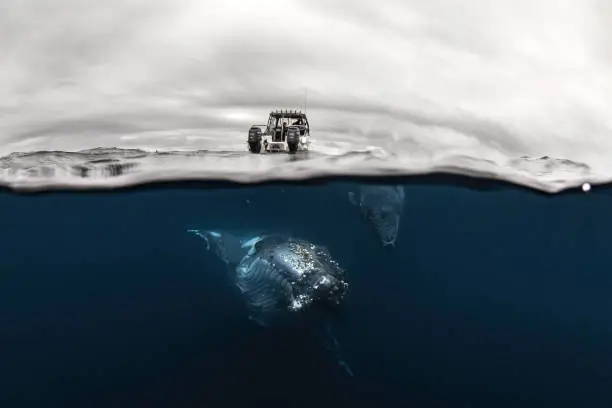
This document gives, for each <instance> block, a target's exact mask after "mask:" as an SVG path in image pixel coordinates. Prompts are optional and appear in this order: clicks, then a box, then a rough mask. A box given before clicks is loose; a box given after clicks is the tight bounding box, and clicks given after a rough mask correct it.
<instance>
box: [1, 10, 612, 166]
mask: <svg viewBox="0 0 612 408" xmlns="http://www.w3.org/2000/svg"><path fill="white" fill-rule="evenodd" d="M0 50H2V52H0V144H1V145H0V153H7V152H8V151H11V150H21V151H23V150H30V149H35V148H46V149H49V148H55V149H74V148H86V147H95V146H99V145H104V146H113V145H120V146H130V145H150V146H160V147H163V146H169V145H171V146H180V145H182V144H185V145H186V146H187V145H189V146H192V147H204V148H209V147H211V143H215V144H217V145H218V147H219V148H225V147H228V146H230V145H233V146H236V145H237V146H240V145H241V143H243V142H244V138H245V136H246V133H247V130H248V127H249V125H250V124H251V123H252V122H257V123H262V122H265V120H266V117H267V114H268V112H269V110H270V109H271V108H285V107H288V108H294V107H300V106H301V104H302V103H303V95H304V88H305V87H307V88H308V95H309V100H308V104H309V106H308V108H309V114H310V121H311V125H312V128H313V129H312V130H313V137H315V138H318V139H322V138H331V139H333V140H338V141H352V142H355V143H356V144H358V145H381V146H383V147H390V146H394V147H395V148H400V149H419V148H422V149H425V150H427V149H429V150H436V151H442V150H444V149H450V148H453V147H459V148H463V147H465V148H470V149H471V148H473V149H478V148H482V149H488V148H492V149H501V150H503V151H508V152H510V153H511V154H524V153H535V154H539V153H540V154H552V155H562V156H566V157H576V158H581V156H584V155H588V154H591V153H593V154H601V153H602V152H603V151H608V152H610V153H612V135H611V133H612V3H611V2H610V1H609V0H463V1H459V0H385V1H374V0H364V1H360V0H258V1H255V0H223V1H218V0H214V1H213V0H105V1H102V2H99V1H86V0H54V1H41V0H3V1H2V2H0Z"/></svg>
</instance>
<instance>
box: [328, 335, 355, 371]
mask: <svg viewBox="0 0 612 408" xmlns="http://www.w3.org/2000/svg"><path fill="white" fill-rule="evenodd" d="M320 338H321V340H322V342H323V345H324V346H325V348H326V349H327V351H328V352H330V353H331V354H332V356H333V357H334V358H335V360H336V362H337V363H338V365H339V366H340V367H341V368H342V369H343V370H344V371H345V372H346V374H347V375H348V376H349V377H355V373H354V372H353V370H352V369H351V367H350V366H349V364H348V362H347V361H346V360H345V359H344V355H343V352H342V347H341V346H340V343H339V342H338V339H336V336H335V335H334V333H333V331H332V327H331V325H329V324H325V326H324V328H323V330H322V332H321V333H320Z"/></svg>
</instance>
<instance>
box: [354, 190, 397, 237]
mask: <svg viewBox="0 0 612 408" xmlns="http://www.w3.org/2000/svg"><path fill="white" fill-rule="evenodd" d="M348 197H349V201H350V202H351V204H353V205H355V206H356V207H358V208H359V209H360V211H361V213H362V215H363V216H364V217H365V218H367V219H368V220H369V221H370V222H371V223H372V224H373V225H374V228H375V230H376V232H377V234H378V235H379V237H380V239H381V241H382V243H383V246H388V245H390V246H395V242H396V241H397V236H398V233H399V227H400V220H401V216H402V212H403V209H404V199H405V193H404V187H402V186H383V185H365V186H361V187H359V191H358V192H357V193H355V192H353V191H351V192H349V193H348Z"/></svg>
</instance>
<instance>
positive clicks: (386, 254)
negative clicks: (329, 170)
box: [0, 176, 612, 408]
mask: <svg viewBox="0 0 612 408" xmlns="http://www.w3.org/2000/svg"><path fill="white" fill-rule="evenodd" d="M611 205H612V196H611V193H610V191H609V190H607V189H606V188H600V189H598V190H597V191H596V192H595V191H594V192H591V193H589V194H585V193H584V192H582V191H576V190H570V191H567V192H563V193H561V194H558V195H548V194H545V193H541V192H537V191H534V190H530V189H523V188H519V187H516V186H514V185H511V184H503V183H502V184H499V183H495V182H493V181H487V180H481V181H477V180H476V179H474V180H471V179H468V178H457V179H452V178H448V177H447V176H437V177H430V178H427V177H422V178H413V179H390V180H385V179H382V180H380V181H377V180H372V179H348V180H344V179H319V180H311V181H310V182H302V183H289V182H284V183H269V184H260V185H236V184H223V183H216V184H215V183H208V184H207V183H189V182H184V183H168V184H164V185H154V186H141V187H135V188H132V189H123V190H118V191H84V192H83V191H76V192H75V191H72V192H71V191H57V192H53V191H49V192H43V193H41V194H31V195H30V194H18V193H15V192H11V191H8V190H7V191H5V192H3V193H2V194H1V195H0V209H1V213H0V214H2V215H1V216H0V221H1V222H0V225H1V229H0V237H1V238H0V242H1V243H2V261H1V269H2V275H1V278H0V282H1V285H0V305H1V306H0V320H1V321H2V325H3V328H2V347H1V348H0V361H2V369H3V370H2V371H3V378H2V387H1V388H2V392H0V397H1V399H2V400H1V401H0V406H3V407H66V408H67V407H136V406H138V407H228V406H266V407H313V406H317V407H332V406H334V407H338V406H364V407H396V406H419V407H492V406H495V407H585V406H588V407H608V406H610V404H612V388H611V387H610V383H611V380H612V372H611V371H610V367H611V364H612V314H611V311H612V297H611V296H610V290H611V288H612V277H611V275H610V274H609V273H608V270H609V269H610V265H611V264H612V247H611V246H610V240H609V239H607V236H608V232H609V231H610V230H611V229H612V217H611V216H610V208H612V206H611Z"/></svg>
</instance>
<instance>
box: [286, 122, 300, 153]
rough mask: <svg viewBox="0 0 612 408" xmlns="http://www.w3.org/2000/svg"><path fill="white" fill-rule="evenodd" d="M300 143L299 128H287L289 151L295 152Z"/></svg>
mask: <svg viewBox="0 0 612 408" xmlns="http://www.w3.org/2000/svg"><path fill="white" fill-rule="evenodd" d="M299 144H300V130H299V129H298V128H296V127H290V128H289V129H287V148H288V149H289V152H290V153H295V152H297V150H298V146H299Z"/></svg>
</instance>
